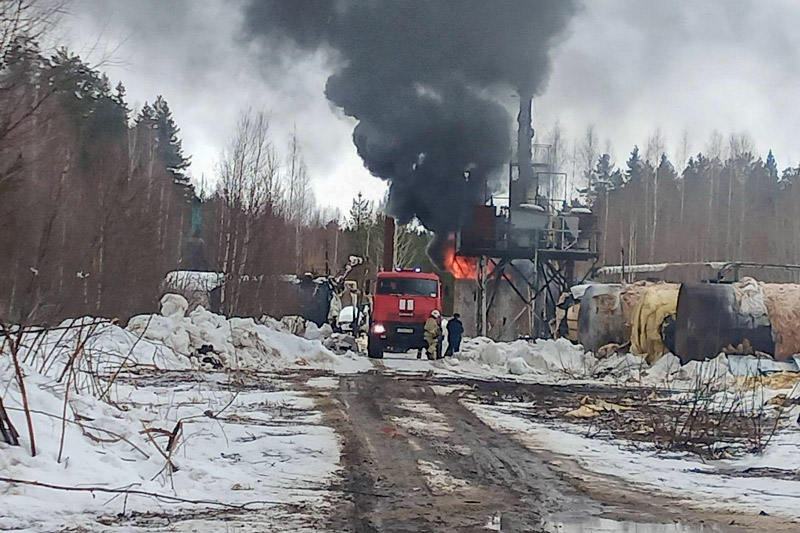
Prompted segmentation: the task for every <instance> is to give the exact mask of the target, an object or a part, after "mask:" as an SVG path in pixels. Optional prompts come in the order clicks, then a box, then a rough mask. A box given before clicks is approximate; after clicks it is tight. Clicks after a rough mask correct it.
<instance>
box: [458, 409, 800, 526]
mask: <svg viewBox="0 0 800 533" xmlns="http://www.w3.org/2000/svg"><path fill="white" fill-rule="evenodd" d="M464 404H465V405H466V406H467V407H468V408H469V409H470V410H471V411H473V412H474V413H475V414H476V415H477V416H478V418H480V419H481V420H482V421H483V422H484V423H485V424H486V425H488V426H489V427H491V428H493V429H495V430H497V431H500V432H503V433H508V434H510V435H512V436H513V438H514V439H516V440H517V441H519V442H520V443H521V444H523V445H524V446H526V447H528V448H529V449H531V450H533V451H542V450H545V451H547V452H549V453H552V454H556V455H558V456H562V457H566V458H569V459H572V460H576V461H577V462H578V463H579V464H580V466H581V467H582V468H583V469H584V470H585V472H587V473H589V474H599V475H602V476H609V477H611V478H614V479H621V480H622V481H624V482H627V483H632V484H635V485H639V486H641V487H644V488H646V489H649V490H653V491H655V492H659V493H667V494H669V495H671V496H674V497H676V498H678V499H680V500H683V501H685V502H687V503H688V504H691V505H693V506H699V507H701V508H709V509H715V510H733V511H735V512H741V513H751V514H758V513H760V512H762V511H763V512H765V513H768V514H771V515H780V516H785V517H787V518H792V519H797V518H800V481H798V480H784V479H779V478H776V477H772V476H745V475H742V473H743V472H744V471H745V470H747V469H748V468H756V467H757V468H774V469H776V470H782V471H785V472H787V473H789V474H792V473H794V472H795V471H796V468H797V457H798V456H800V432H798V431H796V430H794V431H783V432H780V433H778V434H777V435H776V436H775V437H774V439H773V441H772V443H771V444H770V445H769V446H768V448H767V450H766V452H765V453H764V454H763V455H760V456H753V455H749V456H745V457H742V458H739V459H733V460H719V461H713V462H703V461H701V460H700V459H698V458H696V457H695V456H691V455H689V454H677V453H676V454H670V456H668V457H667V456H665V455H664V454H663V452H659V453H657V452H656V451H655V450H652V449H648V448H646V447H645V448H643V447H642V446H637V447H636V448H635V449H634V448H633V447H631V445H630V444H631V443H629V442H625V441H608V440H601V439H597V438H591V437H589V436H588V434H587V432H586V429H585V427H580V426H576V425H571V424H560V425H557V426H553V425H545V424H542V423H538V422H534V421H531V420H529V419H527V418H526V417H524V416H523V415H522V413H519V412H517V413H515V412H514V411H515V408H514V406H510V405H496V406H485V405H478V404H476V403H470V402H464Z"/></svg>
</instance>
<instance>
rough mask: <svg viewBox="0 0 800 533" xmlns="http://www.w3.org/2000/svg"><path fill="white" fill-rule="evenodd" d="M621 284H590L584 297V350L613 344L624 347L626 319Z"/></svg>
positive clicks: (581, 323) (581, 318)
mask: <svg viewBox="0 0 800 533" xmlns="http://www.w3.org/2000/svg"><path fill="white" fill-rule="evenodd" d="M622 291H623V286H622V285H619V284H598V285H590V286H589V287H587V289H586V291H585V292H584V293H583V296H582V297H581V307H580V311H579V312H578V338H579V339H580V342H581V344H583V347H584V348H586V349H587V350H590V351H596V350H598V349H599V348H601V347H602V346H605V345H606V344H610V343H612V342H613V343H617V344H623V343H624V342H625V340H624V335H623V328H622V324H623V317H622V304H621V302H620V294H621V293H622Z"/></svg>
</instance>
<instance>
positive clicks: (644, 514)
mask: <svg viewBox="0 0 800 533" xmlns="http://www.w3.org/2000/svg"><path fill="white" fill-rule="evenodd" d="M504 388H505V389H506V390H503V389H504ZM526 388H527V389H526ZM521 389H526V390H521ZM545 389H548V390H547V391H546V390H545ZM553 389H555V390H553ZM587 392H599V391H595V390H591V388H585V387H577V388H553V387H549V388H548V387H546V386H536V385H519V384H514V385H509V386H507V387H506V386H505V385H503V384H502V383H501V384H498V383H496V382H495V383H488V382H467V383H465V382H463V381H461V382H460V383H459V385H458V386H453V383H452V381H449V380H448V381H442V380H438V381H437V380H432V379H430V376H425V375H422V376H416V377H415V376H408V375H406V376H397V375H394V376H391V375H386V374H383V373H381V372H380V369H378V371H377V372H374V373H371V374H363V375H359V376H348V377H343V378H341V381H340V387H339V390H338V392H337V393H336V394H335V395H334V397H332V398H330V399H329V400H328V402H327V403H328V405H327V407H326V408H325V411H326V412H327V416H328V423H331V424H333V425H334V426H335V427H337V430H338V431H339V432H340V434H341V435H342V437H343V447H344V448H343V458H342V462H343V469H344V471H343V476H344V481H343V485H342V486H341V487H339V488H340V490H341V491H342V492H344V493H345V494H346V495H347V497H346V501H345V502H343V505H342V506H340V508H339V512H338V514H337V516H336V517H335V518H334V519H333V521H332V523H331V524H330V529H331V530H335V531H354V532H411V531H415V532H416V531H436V532H457V531H458V532H470V531H475V532H477V531H481V532H485V531H491V530H494V531H506V532H518V531H542V532H551V531H558V532H569V531H637V532H654V533H655V532H709V531H730V532H739V531H753V530H772V531H793V530H794V527H796V524H788V523H784V522H781V521H780V520H773V519H771V518H770V517H750V516H746V517H745V516H734V515H725V514H716V513H709V512H707V511H703V510H701V509H692V508H691V507H687V505H686V503H685V502H681V503H678V502H676V501H672V500H670V499H669V498H666V497H662V496H659V495H654V494H651V493H646V492H643V491H640V490H638V489H637V488H635V487H631V486H630V485H629V484H627V483H625V482H622V481H621V480H616V479H609V478H599V477H598V476H594V477H592V476H591V475H586V476H583V475H579V474H581V473H580V472H578V471H577V470H578V469H579V468H580V467H578V466H577V465H576V464H574V463H570V462H569V461H568V460H564V458H563V457H556V456H554V455H552V454H548V453H546V452H544V451H542V452H535V451H531V450H529V449H528V448H525V447H523V446H522V445H521V444H519V443H518V442H516V441H515V440H513V439H512V438H510V437H509V436H506V435H503V434H500V433H496V432H494V431H492V430H491V429H489V428H488V427H487V426H485V425H484V424H483V423H481V422H480V421H479V420H478V419H477V418H476V417H475V416H474V415H473V414H472V413H471V412H470V411H469V410H468V409H466V408H465V407H463V406H462V405H461V403H460V400H461V399H462V397H464V396H467V397H469V398H470V399H471V400H477V399H479V398H481V397H483V398H484V399H486V398H487V394H488V397H489V398H492V397H494V398H498V397H499V398H502V397H506V398H508V397H509V396H512V395H518V396H520V397H521V398H525V397H527V396H528V395H529V394H534V395H535V396H537V397H539V398H540V399H541V400H542V401H543V402H552V403H553V405H555V404H556V403H558V402H557V400H558V398H559V396H561V395H562V394H563V395H565V396H567V397H572V396H573V395H574V396H575V397H580V395H582V394H586V393H587ZM437 393H438V394H437ZM562 400H563V399H562ZM553 416H558V415H557V414H554V415H553Z"/></svg>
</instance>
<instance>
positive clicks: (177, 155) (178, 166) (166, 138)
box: [152, 95, 189, 183]
mask: <svg viewBox="0 0 800 533" xmlns="http://www.w3.org/2000/svg"><path fill="white" fill-rule="evenodd" d="M152 112H153V120H154V122H155V128H156V139H157V142H158V154H159V156H160V157H161V160H162V162H163V164H164V166H165V167H166V168H167V170H169V171H170V173H171V174H172V175H173V176H174V178H175V179H176V180H177V181H181V182H185V183H188V181H189V179H188V178H187V177H186V174H185V170H186V169H187V168H188V167H189V158H187V157H185V156H184V155H183V145H182V142H181V139H180V137H178V133H179V132H180V128H178V126H177V124H175V119H174V118H173V117H172V111H170V109H169V105H168V104H167V101H166V100H165V99H164V97H163V96H161V95H159V96H158V97H156V101H155V102H153V107H152Z"/></svg>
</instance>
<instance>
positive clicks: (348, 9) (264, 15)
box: [245, 0, 577, 233]
mask: <svg viewBox="0 0 800 533" xmlns="http://www.w3.org/2000/svg"><path fill="white" fill-rule="evenodd" d="M576 9H577V5H576V0H407V1H402V0H272V1H269V0H267V1H263V0H249V3H248V5H247V8H246V11H245V16H246V32H245V34H246V37H247V39H251V40H258V41H261V42H262V43H263V45H264V48H265V49H267V50H269V51H270V53H271V55H272V56H273V58H274V59H278V60H279V61H287V60H291V57H292V53H293V52H294V51H296V50H300V51H308V52H313V51H316V50H319V49H321V48H324V49H326V50H328V51H330V52H332V54H331V56H332V57H333V58H335V59H334V61H335V64H336V68H335V71H334V74H333V75H332V76H331V77H330V78H329V79H328V83H327V86H326V89H325V93H326V95H327V97H328V99H329V100H330V101H331V102H332V103H333V104H335V105H336V106H338V107H340V108H342V109H343V111H344V113H345V114H347V115H349V116H352V117H354V118H355V119H357V120H358V125H357V126H356V128H355V130H354V131H353V142H354V143H355V145H356V148H357V150H358V153H359V155H360V156H361V158H362V159H363V160H364V164H365V165H366V167H367V169H368V170H369V171H370V172H371V173H372V174H374V175H376V176H378V177H380V178H382V179H385V180H387V181H389V183H390V188H389V201H388V211H389V214H391V215H392V216H394V217H395V218H397V219H398V221H399V222H400V223H406V222H408V221H410V220H411V219H412V218H413V217H415V216H416V217H417V218H419V220H420V221H421V222H422V224H423V225H425V227H427V228H428V229H431V230H433V231H434V232H437V233H446V232H450V231H454V230H456V229H457V228H458V227H459V225H460V223H461V222H462V220H463V218H464V215H465V214H467V213H469V207H470V205H471V204H472V203H474V202H475V201H476V200H479V199H480V198H481V194H482V192H483V190H484V186H485V185H484V180H486V179H491V178H492V177H493V176H496V175H497V174H498V173H499V170H500V169H501V167H502V165H503V164H504V163H506V162H507V161H508V159H509V157H510V155H511V138H512V135H511V133H512V131H513V123H514V120H513V117H512V116H511V115H510V114H509V112H508V111H507V110H506V108H505V107H503V106H502V105H501V104H499V103H498V98H497V97H498V96H504V97H508V95H509V92H510V91H514V92H517V93H519V94H528V95H531V96H533V95H535V94H538V93H539V92H540V91H541V90H542V89H543V87H544V85H545V82H546V81H547V78H548V75H549V72H550V52H551V49H552V47H553V45H554V44H556V42H557V40H558V39H559V38H561V36H562V35H563V33H564V31H565V29H566V27H567V25H568V22H569V20H570V18H571V17H572V15H573V14H574V13H575V11H576Z"/></svg>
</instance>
